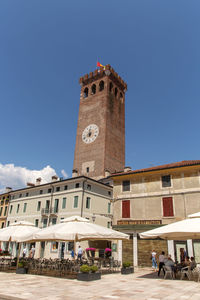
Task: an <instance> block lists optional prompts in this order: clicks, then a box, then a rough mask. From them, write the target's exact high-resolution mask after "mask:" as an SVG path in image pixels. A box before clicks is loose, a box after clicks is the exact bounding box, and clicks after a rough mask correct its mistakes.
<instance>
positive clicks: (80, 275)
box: [77, 272, 101, 281]
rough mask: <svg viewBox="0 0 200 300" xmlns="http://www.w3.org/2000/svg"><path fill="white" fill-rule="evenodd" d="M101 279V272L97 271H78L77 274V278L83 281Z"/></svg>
mask: <svg viewBox="0 0 200 300" xmlns="http://www.w3.org/2000/svg"><path fill="white" fill-rule="evenodd" d="M99 279H101V273H99V272H95V273H81V272H80V273H78V274H77V280H82V281H92V280H99Z"/></svg>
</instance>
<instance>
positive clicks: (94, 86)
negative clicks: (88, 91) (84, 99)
mask: <svg viewBox="0 0 200 300" xmlns="http://www.w3.org/2000/svg"><path fill="white" fill-rule="evenodd" d="M94 94H96V84H93V85H92V95H94Z"/></svg>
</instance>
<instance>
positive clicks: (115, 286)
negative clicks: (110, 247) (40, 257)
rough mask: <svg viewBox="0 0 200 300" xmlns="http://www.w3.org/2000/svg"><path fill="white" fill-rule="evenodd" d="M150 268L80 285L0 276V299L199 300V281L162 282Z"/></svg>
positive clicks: (72, 281)
mask: <svg viewBox="0 0 200 300" xmlns="http://www.w3.org/2000/svg"><path fill="white" fill-rule="evenodd" d="M149 273H151V270H150V269H147V268H143V269H137V270H136V271H135V273H134V274H131V275H121V274H108V275H103V276H102V279H101V280H98V281H93V282H81V281H77V280H70V279H64V278H55V277H47V276H37V275H20V274H15V273H3V272H1V273H0V300H4V299H7V300H8V299H12V300H18V299H28V300H32V299H34V300H37V299H42V300H47V299H48V300H61V299H62V300H73V299H74V300H80V299H81V300H82V299H88V300H92V299H102V300H112V299H113V300H127V299H131V300H132V299H133V300H140V299H142V300H158V299H164V300H181V299H183V300H186V299H190V300H199V299H200V282H199V283H198V282H194V281H188V280H183V281H181V280H164V279H163V278H162V277H161V278H158V277H157V274H156V273H155V274H154V275H153V276H152V275H148V274H149Z"/></svg>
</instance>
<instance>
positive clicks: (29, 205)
mask: <svg viewBox="0 0 200 300" xmlns="http://www.w3.org/2000/svg"><path fill="white" fill-rule="evenodd" d="M39 182H40V179H39V180H37V184H36V185H33V184H31V185H30V184H29V187H26V188H24V189H20V190H15V191H11V192H10V194H9V195H10V205H9V209H8V216H7V224H6V225H7V226H9V225H10V224H12V223H14V222H17V221H21V220H23V221H28V222H31V223H33V224H35V226H37V227H40V228H44V227H46V226H49V225H54V224H57V223H60V222H61V220H62V219H64V218H67V217H70V216H74V215H78V216H82V217H84V218H87V219H89V220H90V221H91V222H93V223H95V224H99V225H102V226H105V227H111V225H112V223H111V222H112V208H111V200H112V187H111V186H109V185H105V184H103V183H100V182H98V181H96V180H93V179H91V178H88V177H85V176H80V177H75V178H70V179H66V180H58V178H57V177H56V176H53V177H52V182H50V183H47V184H39ZM60 244H62V243H60ZM60 244H58V243H53V244H52V243H49V246H48V247H47V246H46V247H45V243H41V245H39V246H38V247H37V249H36V250H37V256H38V257H43V256H45V257H58V255H59V256H60V251H61V248H59V247H62V248H63V249H62V251H63V255H64V254H66V255H67V254H68V255H69V251H70V250H71V248H70V243H64V245H60ZM13 247H14V248H15V247H16V245H12V248H13ZM44 248H45V249H44ZM15 251H16V249H14V252H15ZM58 252H59V253H58Z"/></svg>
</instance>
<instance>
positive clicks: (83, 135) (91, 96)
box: [73, 65, 127, 180]
mask: <svg viewBox="0 0 200 300" xmlns="http://www.w3.org/2000/svg"><path fill="white" fill-rule="evenodd" d="M79 82H80V85H81V95H80V106H79V118H78V126H77V135H76V148H75V153H74V165H73V176H74V175H75V174H76V175H77V176H79V175H86V176H88V177H91V178H94V179H96V180H98V179H100V178H103V177H105V172H106V171H109V172H115V171H121V170H123V169H124V166H125V92H126V89H127V85H126V83H125V82H124V81H123V80H122V79H121V77H120V76H119V75H118V74H117V73H116V72H115V71H114V70H113V68H111V66H110V65H106V66H105V67H104V68H100V70H95V71H94V72H91V73H89V74H86V75H85V76H83V77H81V78H80V80H79Z"/></svg>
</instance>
